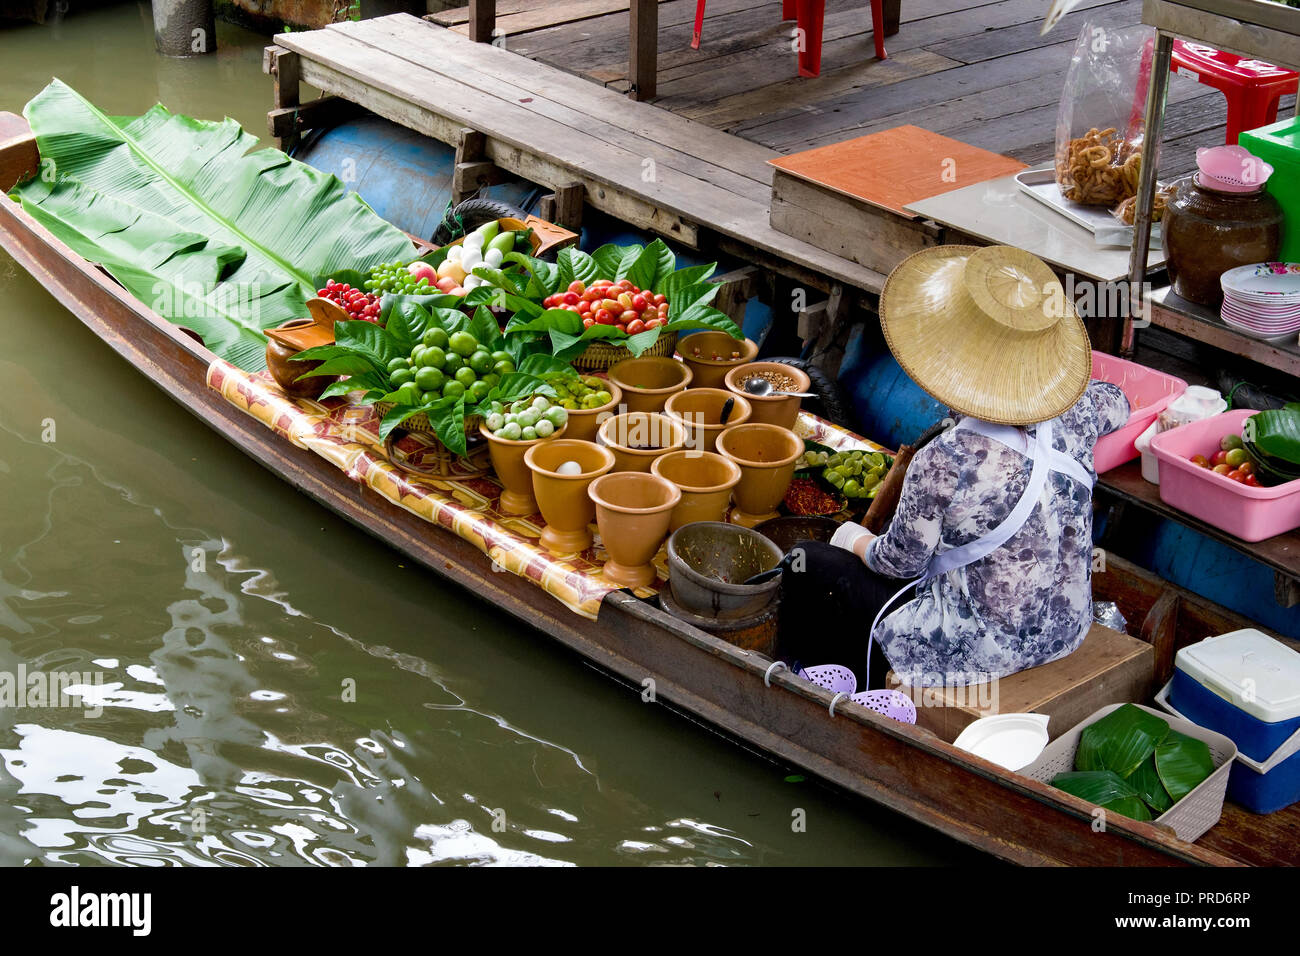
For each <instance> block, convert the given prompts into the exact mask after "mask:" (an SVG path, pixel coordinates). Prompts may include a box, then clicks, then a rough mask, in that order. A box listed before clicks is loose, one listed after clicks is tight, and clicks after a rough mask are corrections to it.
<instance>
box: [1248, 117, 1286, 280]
mask: <svg viewBox="0 0 1300 956" xmlns="http://www.w3.org/2000/svg"><path fill="white" fill-rule="evenodd" d="M1237 141H1238V143H1240V144H1241V145H1242V146H1244V147H1245V148H1246V149H1247V150H1249V151H1250V152H1251V153H1252V154H1253V155H1255V156H1258V157H1259V158H1260V159H1262V160H1264V161H1265V162H1266V163H1268V164H1269V165H1271V166H1272V167H1273V175H1272V176H1270V177H1268V184H1267V185H1266V186H1265V187H1264V191H1265V192H1267V193H1270V194H1271V195H1272V196H1273V198H1274V199H1276V200H1277V201H1278V204H1279V205H1280V206H1281V207H1282V212H1283V214H1284V215H1285V216H1286V223H1285V225H1284V226H1283V228H1282V247H1281V249H1280V250H1279V251H1278V254H1277V258H1278V260H1280V261H1282V262H1300V118H1298V117H1294V116H1293V117H1289V118H1287V119H1284V120H1280V121H1278V122H1276V123H1272V124H1271V125H1269V126H1262V127H1260V128H1259V129H1255V130H1249V131H1247V132H1244V133H1242V134H1241V135H1240V136H1238V137H1237Z"/></svg>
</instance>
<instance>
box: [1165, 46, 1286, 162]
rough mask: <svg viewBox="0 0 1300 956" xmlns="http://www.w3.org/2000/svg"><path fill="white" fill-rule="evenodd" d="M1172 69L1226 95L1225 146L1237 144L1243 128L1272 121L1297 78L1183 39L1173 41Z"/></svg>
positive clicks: (1268, 64)
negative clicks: (1226, 122) (1280, 102)
mask: <svg viewBox="0 0 1300 956" xmlns="http://www.w3.org/2000/svg"><path fill="white" fill-rule="evenodd" d="M1173 69H1174V71H1175V72H1178V73H1183V74H1187V75H1190V76H1194V77H1196V79H1197V80H1198V81H1199V82H1201V83H1203V84H1205V85H1206V86H1212V87H1214V88H1215V89H1216V90H1219V91H1220V92H1221V93H1223V95H1224V96H1225V97H1226V98H1227V100H1228V133H1227V138H1226V140H1225V142H1227V144H1228V145H1232V144H1233V143H1236V142H1237V134H1239V133H1241V132H1242V131H1243V130H1250V129H1258V128H1259V127H1261V126H1267V125H1268V124H1269V123H1272V122H1275V121H1276V120H1277V103H1278V100H1280V99H1281V98H1282V97H1283V96H1285V95H1286V94H1287V93H1294V92H1295V91H1296V81H1297V79H1298V78H1300V74H1298V73H1296V72H1295V71H1294V70H1287V69H1283V68H1282V67H1280V66H1274V65H1273V64H1272V63H1265V62H1264V61H1263V60H1253V59H1249V58H1247V57H1244V56H1237V55H1236V54H1235V53H1225V52H1224V51H1222V50H1216V49H1215V48H1214V47H1212V46H1206V45H1205V44H1204V43H1188V42H1186V41H1184V40H1175V41H1174V52H1173Z"/></svg>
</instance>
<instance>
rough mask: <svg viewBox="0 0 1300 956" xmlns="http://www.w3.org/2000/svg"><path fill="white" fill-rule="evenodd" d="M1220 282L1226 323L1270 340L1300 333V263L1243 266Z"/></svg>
mask: <svg viewBox="0 0 1300 956" xmlns="http://www.w3.org/2000/svg"><path fill="white" fill-rule="evenodd" d="M1219 283H1220V285H1222V286H1223V309H1222V311H1221V312H1220V313H1219V314H1220V316H1221V317H1222V318H1223V322H1224V324H1225V325H1227V326H1229V327H1230V328H1234V329H1236V330H1237V331H1238V332H1244V333H1245V334H1247V335H1251V336H1254V337H1255V338H1257V339H1269V340H1270V341H1284V340H1294V339H1295V338H1296V333H1297V332H1300V263H1296V262H1261V263H1258V264H1257V265H1253V266H1239V267H1238V268H1236V269H1229V270H1228V271H1227V272H1225V273H1224V274H1223V276H1222V277H1221V278H1220V279H1219Z"/></svg>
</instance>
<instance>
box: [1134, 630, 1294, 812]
mask: <svg viewBox="0 0 1300 956" xmlns="http://www.w3.org/2000/svg"><path fill="white" fill-rule="evenodd" d="M1157 700H1158V701H1159V702H1160V704H1161V705H1162V706H1163V707H1164V708H1165V709H1166V710H1168V711H1170V713H1173V714H1175V715H1177V716H1180V717H1183V718H1184V719H1186V720H1190V721H1192V722H1193V723H1195V724H1198V725H1200V726H1201V727H1205V728H1207V729H1209V730H1213V731H1216V732H1218V733H1221V734H1223V735H1224V736H1226V737H1229V738H1231V739H1232V740H1233V742H1234V743H1236V745H1237V751H1238V754H1237V760H1236V763H1235V764H1234V765H1233V768H1232V773H1231V775H1230V777H1229V779H1228V798H1229V799H1230V800H1232V801H1233V802H1235V803H1239V804H1241V805H1242V806H1244V807H1246V808H1247V809H1249V810H1253V811H1254V812H1256V813H1272V812H1273V811H1275V810H1281V809H1282V808H1283V807H1287V806H1290V805H1291V804H1293V803H1295V802H1296V801H1297V800H1300V654H1297V653H1296V652H1295V651H1293V650H1291V648H1289V647H1287V646H1286V645H1285V644H1283V643H1281V642H1280V641H1275V640H1274V639H1273V638H1271V637H1269V636H1268V635H1267V634H1264V633H1262V632H1260V631H1257V630H1255V629H1253V628H1246V629H1244V630H1240V631H1232V632H1231V633H1228V634H1221V635H1219V636H1218V637H1210V638H1206V639H1205V640H1203V641H1201V642H1199V643H1197V644H1192V645H1190V646H1188V647H1184V648H1183V649H1182V650H1180V651H1179V652H1178V655H1177V657H1176V658H1175V660H1174V676H1173V679H1172V680H1171V681H1170V682H1169V685H1168V686H1167V687H1166V688H1165V689H1164V690H1163V691H1161V693H1160V696H1159V697H1158V698H1157Z"/></svg>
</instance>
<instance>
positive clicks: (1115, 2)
mask: <svg viewBox="0 0 1300 956" xmlns="http://www.w3.org/2000/svg"><path fill="white" fill-rule="evenodd" d="M1048 5H1049V4H1048V3H1047V0H902V16H901V21H902V22H901V26H900V29H899V32H898V33H897V34H896V35H895V36H891V37H889V38H888V39H887V40H886V44H885V45H886V49H887V51H888V53H889V56H888V58H887V59H886V60H883V61H877V60H876V59H875V54H874V51H873V47H872V37H871V29H870V24H871V17H870V14H869V11H868V8H867V4H866V2H865V0H827V3H826V22H825V29H824V33H823V37H824V45H823V48H822V72H821V75H820V76H818V77H814V78H804V77H796V76H795V68H794V60H795V58H794V54H793V53H792V52H791V46H790V44H791V35H790V31H791V26H792V25H791V24H788V23H782V22H781V13H780V9H781V3H780V0H764V2H753V0H709V3H708V6H707V7H706V10H705V13H706V16H705V20H704V31H703V39H702V42H701V44H700V49H699V50H692V49H691V48H690V39H691V32H692V20H693V18H694V15H695V0H666V2H662V3H660V4H659V8H658V10H659V33H658V36H659V57H658V63H659V73H658V97H657V99H655V100H654V102H655V103H656V104H657V105H658V106H660V107H662V108H663V109H665V110H670V111H672V112H674V113H677V114H679V115H681V116H685V117H688V118H690V119H694V120H697V121H698V122H700V123H703V124H706V125H708V126H711V127H713V128H715V129H722V130H727V131H728V132H732V133H736V134H737V135H739V136H741V137H743V138H745V139H748V140H752V141H753V142H755V143H760V144H762V145H764V146H767V147H770V148H771V149H774V150H776V151H778V152H782V153H788V152H795V151H798V150H802V149H806V148H809V147H812V146H820V145H825V144H827V143H833V142H838V141H840V140H843V139H848V138H850V137H852V136H856V135H861V134H863V133H870V132H875V131H877V130H881V129H887V128H889V127H892V126H898V125H901V124H904V123H913V124H915V125H917V126H920V127H923V128H924V129H928V130H932V131H934V132H937V133H943V134H945V135H948V136H952V137H955V138H957V139H960V140H963V141H964V142H967V143H970V144H971V145H974V146H981V147H983V148H985V149H991V150H994V151H995V152H999V153H1005V154H1007V155H1009V156H1012V157H1014V158H1016V159H1019V160H1021V161H1022V162H1025V163H1028V164H1031V165H1032V164H1035V163H1039V162H1042V161H1044V160H1046V159H1050V158H1051V156H1052V152H1053V140H1054V137H1055V124H1056V111H1057V106H1058V104H1059V102H1060V98H1061V91H1062V88H1063V86H1064V81H1065V70H1066V67H1067V66H1068V63H1069V58H1070V52H1071V50H1072V48H1073V45H1074V42H1075V39H1076V38H1077V36H1078V33H1079V30H1080V29H1081V27H1082V25H1083V23H1084V22H1086V21H1087V20H1089V19H1091V18H1098V19H1100V20H1101V21H1102V22H1104V23H1106V24H1107V25H1109V26H1124V25H1128V24H1135V23H1138V22H1139V20H1140V11H1141V0H1083V2H1082V3H1081V4H1080V5H1079V6H1078V7H1077V8H1076V9H1075V10H1074V11H1073V12H1072V13H1070V14H1069V15H1068V16H1066V17H1065V18H1064V19H1063V20H1062V21H1061V22H1060V23H1058V24H1057V25H1056V26H1055V27H1054V28H1053V29H1052V31H1051V32H1050V33H1049V34H1048V35H1047V36H1045V37H1044V36H1040V35H1039V32H1038V31H1039V28H1040V27H1041V25H1042V18H1043V16H1044V14H1045V13H1046V10H1047V7H1048ZM498 8H499V10H498V19H497V24H498V27H499V28H500V29H502V30H503V31H504V37H503V38H502V40H501V41H500V42H503V43H504V44H505V46H506V48H507V49H509V50H511V51H513V52H515V53H520V54H523V55H524V56H528V57H532V58H534V59H536V60H540V61H542V62H544V63H549V64H551V65H553V66H557V67H559V68H561V69H564V70H568V71H571V72H574V73H577V74H579V75H582V76H584V77H586V78H588V79H590V80H592V81H594V82H598V83H602V84H605V85H607V86H609V87H611V88H612V89H616V90H620V91H622V90H626V89H627V88H628V81H627V70H628V26H629V24H628V10H627V8H628V3H627V0H621V2H620V0H575V2H563V3H559V2H554V0H498ZM434 17H437V18H439V19H441V20H443V21H445V22H447V23H449V24H453V27H452V28H453V29H463V26H456V25H455V24H463V23H464V13H463V12H455V11H448V12H446V13H443V14H435V15H434ZM548 17H549V20H548ZM1293 102H1294V98H1293V97H1287V98H1285V99H1284V101H1283V110H1284V114H1285V112H1286V111H1287V110H1289V109H1290V108H1291V104H1293ZM1224 115H1225V105H1224V100H1223V97H1222V95H1221V94H1220V93H1218V92H1217V91H1215V90H1211V89H1210V88H1209V87H1205V86H1201V85H1199V84H1197V83H1196V82H1195V81H1194V80H1191V79H1189V78H1187V77H1184V76H1179V75H1174V76H1172V77H1171V78H1170V91H1169V111H1168V114H1167V118H1166V125H1165V129H1166V142H1165V145H1164V149H1163V152H1162V156H1161V171H1162V173H1163V174H1169V173H1175V172H1183V171H1186V170H1189V169H1191V168H1193V166H1194V164H1195V149H1196V147H1197V146H1204V145H1206V144H1207V143H1210V144H1213V143H1215V142H1222V141H1223V132H1222V130H1223V121H1224Z"/></svg>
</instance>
